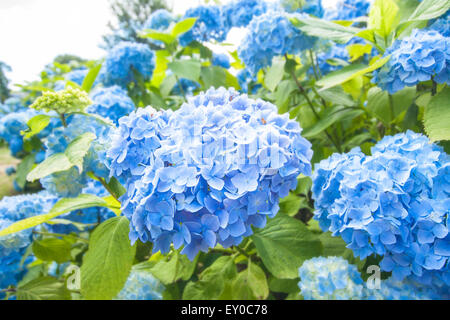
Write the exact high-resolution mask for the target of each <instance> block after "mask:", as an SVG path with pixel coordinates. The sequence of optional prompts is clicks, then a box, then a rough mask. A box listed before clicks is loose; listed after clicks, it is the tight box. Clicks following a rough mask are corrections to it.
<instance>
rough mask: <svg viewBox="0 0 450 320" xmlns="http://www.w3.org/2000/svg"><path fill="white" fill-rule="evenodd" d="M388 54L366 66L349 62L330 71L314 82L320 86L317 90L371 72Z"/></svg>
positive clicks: (384, 60)
mask: <svg viewBox="0 0 450 320" xmlns="http://www.w3.org/2000/svg"><path fill="white" fill-rule="evenodd" d="M389 58H390V57H389V56H387V57H384V58H382V59H378V60H376V61H375V62H374V63H373V64H372V65H370V66H367V65H364V64H351V65H348V66H346V67H343V68H342V69H340V70H337V71H334V72H331V73H329V74H327V75H326V76H325V77H323V78H322V79H320V80H319V81H317V82H316V84H317V85H318V86H320V87H322V88H321V89H320V90H319V91H320V92H322V91H323V90H326V89H328V88H332V87H335V86H337V85H340V84H342V83H344V82H347V81H349V80H351V79H354V78H356V77H359V76H362V75H365V74H366V73H369V72H372V71H374V70H376V69H378V68H381V67H382V66H383V65H384V64H385V63H386V62H387V61H388V60H389Z"/></svg>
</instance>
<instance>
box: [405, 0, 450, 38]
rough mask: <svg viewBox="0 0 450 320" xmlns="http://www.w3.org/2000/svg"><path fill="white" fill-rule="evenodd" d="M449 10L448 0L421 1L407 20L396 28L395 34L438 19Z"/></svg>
mask: <svg viewBox="0 0 450 320" xmlns="http://www.w3.org/2000/svg"><path fill="white" fill-rule="evenodd" d="M449 9H450V0H423V1H422V2H421V3H420V4H419V5H418V6H417V8H416V10H414V12H413V13H412V14H411V16H410V17H409V18H408V19H407V21H404V22H402V23H401V24H399V26H398V27H397V34H398V35H399V36H400V35H402V34H403V33H406V32H409V31H411V30H412V29H413V28H417V27H420V26H421V25H420V24H421V22H426V21H428V20H430V19H435V18H438V17H439V16H441V15H443V14H444V13H446V12H447V10H449Z"/></svg>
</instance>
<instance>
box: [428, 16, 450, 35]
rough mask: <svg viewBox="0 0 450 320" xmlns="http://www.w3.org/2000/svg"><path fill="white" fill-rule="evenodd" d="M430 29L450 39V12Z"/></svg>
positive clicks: (436, 21)
mask: <svg viewBox="0 0 450 320" xmlns="http://www.w3.org/2000/svg"><path fill="white" fill-rule="evenodd" d="M429 29H431V30H435V31H437V32H439V33H440V34H442V35H443V36H444V37H450V11H447V13H446V14H444V15H443V16H442V17H440V18H439V19H436V20H435V21H433V23H432V24H431V25H430V28H429Z"/></svg>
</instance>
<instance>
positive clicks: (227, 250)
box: [209, 248, 234, 254]
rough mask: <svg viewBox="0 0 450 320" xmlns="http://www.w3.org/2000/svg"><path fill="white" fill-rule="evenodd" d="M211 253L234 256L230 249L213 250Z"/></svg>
mask: <svg viewBox="0 0 450 320" xmlns="http://www.w3.org/2000/svg"><path fill="white" fill-rule="evenodd" d="M209 252H211V253H214V252H215V253H226V254H234V252H233V251H232V250H230V249H224V248H212V249H211V250H210V251H209Z"/></svg>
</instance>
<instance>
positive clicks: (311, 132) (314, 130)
mask: <svg viewBox="0 0 450 320" xmlns="http://www.w3.org/2000/svg"><path fill="white" fill-rule="evenodd" d="M363 113H364V111H363V110H360V109H353V108H343V107H340V106H337V107H334V108H332V109H327V113H326V114H325V116H323V117H322V118H321V119H320V120H319V121H317V123H315V124H314V125H313V126H311V127H309V128H308V129H306V130H305V131H303V133H302V136H303V137H305V138H310V137H314V136H316V135H318V134H320V133H322V132H323V131H324V130H326V129H327V128H328V127H330V126H331V125H333V124H334V123H336V122H340V121H343V120H344V119H354V118H356V117H358V116H360V115H361V114H363Z"/></svg>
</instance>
